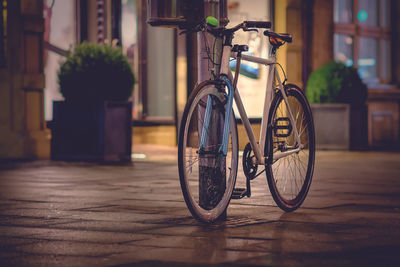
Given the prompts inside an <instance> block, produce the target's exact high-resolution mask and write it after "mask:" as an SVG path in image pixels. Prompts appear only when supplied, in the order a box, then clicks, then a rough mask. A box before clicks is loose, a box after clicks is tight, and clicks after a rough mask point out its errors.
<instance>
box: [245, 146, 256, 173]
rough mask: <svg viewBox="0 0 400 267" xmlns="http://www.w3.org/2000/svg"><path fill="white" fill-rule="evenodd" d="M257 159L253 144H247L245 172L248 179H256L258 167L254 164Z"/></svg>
mask: <svg viewBox="0 0 400 267" xmlns="http://www.w3.org/2000/svg"><path fill="white" fill-rule="evenodd" d="M254 157H255V155H254V152H253V149H252V148H251V144H250V143H247V145H246V146H245V148H244V151H243V157H242V162H243V172H244V175H245V176H246V178H247V179H249V180H252V179H254V178H255V177H256V174H257V168H258V165H257V164H254V163H253V158H254Z"/></svg>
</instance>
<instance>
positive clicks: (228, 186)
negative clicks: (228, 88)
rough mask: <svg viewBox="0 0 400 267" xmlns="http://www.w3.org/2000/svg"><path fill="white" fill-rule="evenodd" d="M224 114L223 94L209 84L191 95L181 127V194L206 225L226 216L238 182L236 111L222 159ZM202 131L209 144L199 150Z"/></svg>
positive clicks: (190, 208) (191, 209) (179, 159)
mask: <svg viewBox="0 0 400 267" xmlns="http://www.w3.org/2000/svg"><path fill="white" fill-rule="evenodd" d="M207 103H209V107H210V108H211V116H210V122H209V126H208V127H207V126H204V118H205V113H206V106H207ZM225 110H226V97H225V94H224V92H223V91H222V90H220V89H218V88H217V86H216V83H215V82H212V81H207V82H205V83H202V84H200V85H199V86H198V87H196V88H195V89H194V91H193V92H192V94H191V95H190V97H189V100H188V103H187V104H186V107H185V110H184V113H183V117H182V121H181V125H180V131H179V145H178V166H179V178H180V183H181V188H182V193H183V196H184V199H185V202H186V205H187V207H188V209H189V210H190V212H191V213H192V215H193V216H194V217H195V218H196V219H198V220H200V221H203V222H213V221H216V220H217V219H219V218H220V217H221V216H223V214H224V212H225V210H226V209H227V207H228V205H229V202H230V199H231V196H232V192H233V188H234V186H235V182H236V174H237V166H238V136H237V128H236V121H235V118H234V115H233V111H232V116H231V119H230V131H229V143H228V153H227V155H226V156H223V154H221V152H220V147H221V145H222V136H223V126H224V121H225V119H226V118H225ZM203 131H207V140H206V142H205V144H206V146H205V147H204V148H202V149H200V143H201V136H202V132H203Z"/></svg>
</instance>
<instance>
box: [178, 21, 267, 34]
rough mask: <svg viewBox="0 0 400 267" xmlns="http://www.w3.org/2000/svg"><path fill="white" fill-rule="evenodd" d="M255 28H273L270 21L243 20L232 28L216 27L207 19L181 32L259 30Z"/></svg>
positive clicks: (229, 32) (227, 32) (224, 32)
mask: <svg viewBox="0 0 400 267" xmlns="http://www.w3.org/2000/svg"><path fill="white" fill-rule="evenodd" d="M254 28H264V29H269V28H271V22H270V21H243V22H242V23H240V24H238V25H236V26H234V27H232V28H225V27H215V26H214V25H213V24H210V23H207V21H206V20H204V21H202V22H201V23H199V24H197V25H195V26H194V27H193V28H192V29H188V30H185V31H183V32H181V33H180V34H185V33H189V32H199V31H204V30H206V31H207V32H209V33H211V34H213V35H226V34H232V33H234V32H236V31H238V30H240V29H243V30H244V31H251V30H254V31H257V30H256V29H254Z"/></svg>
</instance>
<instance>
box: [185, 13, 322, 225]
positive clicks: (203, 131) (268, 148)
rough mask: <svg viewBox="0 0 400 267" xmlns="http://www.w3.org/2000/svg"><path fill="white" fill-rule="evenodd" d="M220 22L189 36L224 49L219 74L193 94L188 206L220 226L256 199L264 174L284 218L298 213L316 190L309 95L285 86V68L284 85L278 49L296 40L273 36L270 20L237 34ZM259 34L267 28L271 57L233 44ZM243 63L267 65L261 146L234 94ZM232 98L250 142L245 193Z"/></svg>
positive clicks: (246, 25) (188, 113) (188, 115)
mask: <svg viewBox="0 0 400 267" xmlns="http://www.w3.org/2000/svg"><path fill="white" fill-rule="evenodd" d="M214 22H215V18H211V20H210V18H207V19H206V20H205V21H204V22H202V23H200V24H199V25H196V26H195V27H193V28H192V29H190V30H188V31H192V32H198V31H203V32H209V33H211V34H212V35H214V36H215V37H216V38H222V40H223V49H222V55H221V61H220V62H221V63H220V64H219V68H220V70H219V72H218V73H217V74H216V75H215V78H214V79H212V80H207V81H204V82H202V83H200V84H198V85H197V87H196V88H195V89H194V90H193V91H192V93H191V94H190V96H189V98H188V102H187V104H186V107H185V109H184V113H183V117H182V121H181V126H180V131H179V144H178V166H179V177H180V184H181V189H182V193H183V196H184V199H185V202H186V205H187V207H188V209H189V210H190V212H191V214H192V215H193V216H194V217H195V218H196V219H198V220H199V221H202V222H208V223H211V222H214V221H216V220H218V219H220V218H222V217H223V216H224V214H225V213H224V212H225V211H226V209H227V207H228V205H229V203H230V200H231V199H232V198H234V199H240V198H243V197H245V196H247V197H250V196H251V186H250V182H251V180H253V179H255V178H256V177H258V176H259V175H260V174H261V173H262V172H264V171H265V172H266V176H267V180H268V186H269V189H270V191H271V194H272V197H273V199H274V201H275V202H276V204H277V205H278V206H279V207H280V208H281V209H282V210H284V211H286V212H290V211H294V210H296V209H297V208H299V207H300V205H301V204H302V203H303V201H304V200H305V198H306V196H307V193H308V191H309V188H310V184H311V180H312V176H313V170H314V161H315V137H314V124H313V118H312V114H311V109H310V106H309V104H308V101H307V99H306V97H305V94H304V93H303V91H302V90H301V89H300V88H299V87H298V86H296V85H294V84H288V83H286V75H285V73H284V71H283V68H282V67H281V71H282V72H283V74H284V77H285V79H284V81H283V82H281V78H280V75H279V73H278V70H277V68H276V66H280V65H279V63H277V61H276V51H277V49H278V48H279V47H280V46H282V45H283V44H285V43H286V42H287V43H290V42H292V36H291V35H289V34H279V33H275V32H273V31H271V30H269V29H270V28H271V23H270V22H265V21H264V22H263V21H244V22H242V23H240V24H238V25H236V26H235V27H232V28H226V27H217V25H215V23H214ZM212 24H214V25H212ZM260 28H261V29H267V30H265V31H264V35H265V36H267V37H268V38H269V42H270V44H271V46H272V48H271V52H270V57H269V58H267V59H264V58H259V57H254V56H250V55H245V54H243V52H246V51H247V50H248V46H247V45H237V44H235V45H234V46H232V40H233V37H234V33H235V32H236V31H238V30H240V29H242V30H244V31H258V30H257V29H260ZM188 31H185V33H186V32H188ZM209 57H210V55H209ZM231 57H232V58H233V59H236V68H235V76H234V77H233V74H232V72H231V71H230V68H229V62H230V58H231ZM210 59H211V58H210ZM241 60H246V61H250V62H255V63H258V64H262V65H265V66H269V72H268V79H267V88H266V96H265V103H264V110H263V116H262V121H261V131H260V139H259V142H257V141H256V140H255V137H254V133H253V130H252V128H251V125H250V122H249V119H248V117H247V115H246V111H245V108H244V106H243V103H242V100H241V98H240V94H239V91H238V90H237V89H236V85H237V81H238V78H239V70H240V64H241ZM213 64H214V65H217V64H218V63H215V62H213ZM274 81H275V82H274ZM233 99H234V100H235V102H236V106H237V110H238V111H239V115H240V118H241V120H242V122H243V125H244V128H245V131H246V134H247V137H248V139H249V143H248V144H247V145H246V147H245V149H244V151H243V156H242V164H243V171H244V174H245V176H246V188H235V183H236V177H237V170H238V159H239V156H238V133H237V125H236V119H235V115H234V114H233V113H234V112H233V109H232V106H233ZM259 166H264V170H262V171H259V172H258V173H257V171H258V167H259Z"/></svg>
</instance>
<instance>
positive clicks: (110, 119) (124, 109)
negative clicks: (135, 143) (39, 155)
mask: <svg viewBox="0 0 400 267" xmlns="http://www.w3.org/2000/svg"><path fill="white" fill-rule="evenodd" d="M131 110H132V103H131V102H107V101H106V102H102V103H98V104H91V105H89V104H88V105H76V104H71V103H67V102H65V101H54V102H53V121H52V122H51V125H50V128H51V135H52V136H51V159H52V160H64V161H97V162H130V161H131V151H132V149H131V144H132V115H131Z"/></svg>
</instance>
